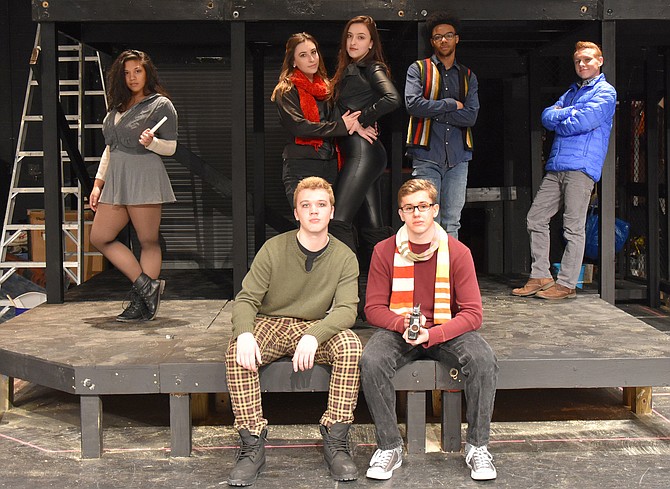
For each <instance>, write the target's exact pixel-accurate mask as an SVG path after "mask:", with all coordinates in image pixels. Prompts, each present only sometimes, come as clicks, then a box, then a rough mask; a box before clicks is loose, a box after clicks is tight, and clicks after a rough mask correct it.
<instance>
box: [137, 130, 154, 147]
mask: <svg viewBox="0 0 670 489" xmlns="http://www.w3.org/2000/svg"><path fill="white" fill-rule="evenodd" d="M153 140H154V133H153V132H151V129H145V130H144V132H143V133H142V134H141V135H140V143H141V144H142V146H144V147H145V148H146V147H147V146H149V145H150V144H151V141H153Z"/></svg>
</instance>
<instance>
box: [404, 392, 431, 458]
mask: <svg viewBox="0 0 670 489" xmlns="http://www.w3.org/2000/svg"><path fill="white" fill-rule="evenodd" d="M406 426H407V452H408V453H412V454H414V453H425V452H426V392H425V391H409V392H407V423H406Z"/></svg>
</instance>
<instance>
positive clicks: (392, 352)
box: [360, 329, 498, 450]
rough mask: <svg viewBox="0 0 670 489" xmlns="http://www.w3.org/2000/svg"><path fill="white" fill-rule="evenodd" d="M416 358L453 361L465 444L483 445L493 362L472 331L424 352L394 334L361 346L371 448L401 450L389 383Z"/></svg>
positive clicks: (486, 437)
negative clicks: (460, 380)
mask: <svg viewBox="0 0 670 489" xmlns="http://www.w3.org/2000/svg"><path fill="white" fill-rule="evenodd" d="M422 358H430V359H432V360H436V361H438V362H444V363H447V364H449V365H453V363H454V359H456V360H458V363H459V364H460V365H461V372H462V373H463V376H464V378H465V389H464V390H465V402H466V404H467V409H466V419H467V421H468V431H467V438H466V440H467V442H468V443H470V444H471V445H474V446H482V445H488V443H489V432H490V429H491V415H492V414H493V402H494V400H495V393H496V382H497V379H498V360H497V359H496V356H495V354H494V353H493V350H492V349H491V347H490V346H489V344H488V343H487V342H486V341H485V340H484V338H482V337H481V335H480V334H479V333H478V332H476V331H469V332H467V333H464V334H462V335H460V336H458V337H456V338H454V339H452V340H449V341H447V342H445V343H441V344H439V345H435V346H432V347H430V348H424V347H423V346H422V345H419V346H412V345H409V344H407V343H406V342H405V340H404V339H403V337H402V336H401V335H400V334H399V333H396V332H394V331H388V330H386V329H380V330H379V331H377V332H375V334H373V335H372V338H370V340H369V341H368V342H367V344H366V345H365V348H364V349H363V356H362V357H361V363H360V365H361V386H362V387H363V393H364V394H365V401H366V403H367V405H368V410H369V411H370V414H371V415H372V419H373V420H374V422H375V428H376V432H377V435H376V436H377V447H378V448H379V449H381V450H390V449H392V448H396V447H401V446H402V437H401V436H400V430H399V429H398V418H397V416H396V410H395V405H396V403H395V388H394V387H393V382H392V379H393V376H394V375H395V373H396V371H397V370H398V369H399V368H400V367H402V366H404V365H406V364H407V363H409V362H412V361H414V360H419V359H422Z"/></svg>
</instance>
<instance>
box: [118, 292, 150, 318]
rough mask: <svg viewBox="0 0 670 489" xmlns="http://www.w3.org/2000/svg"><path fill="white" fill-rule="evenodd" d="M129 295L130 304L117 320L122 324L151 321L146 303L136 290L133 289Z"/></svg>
mask: <svg viewBox="0 0 670 489" xmlns="http://www.w3.org/2000/svg"><path fill="white" fill-rule="evenodd" d="M128 295H129V296H130V303H129V304H128V306H127V307H126V308H125V309H124V310H123V312H122V313H121V314H119V315H118V316H116V320H117V321H121V322H122V323H128V322H131V321H145V320H147V319H149V311H148V310H147V306H145V305H144V301H143V300H142V298H141V297H140V296H139V295H138V293H137V291H136V290H135V289H134V288H131V289H130V292H129V293H128Z"/></svg>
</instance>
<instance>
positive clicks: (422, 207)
mask: <svg viewBox="0 0 670 489" xmlns="http://www.w3.org/2000/svg"><path fill="white" fill-rule="evenodd" d="M434 205H435V204H426V203H421V204H419V205H404V206H402V207H401V208H400V210H401V211H402V213H403V214H411V213H413V212H414V210H415V209H419V212H427V211H428V209H430V208H431V207H433V206H434Z"/></svg>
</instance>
